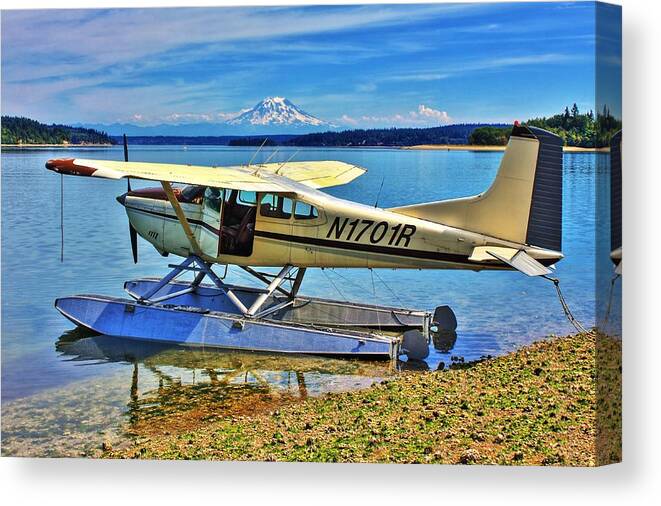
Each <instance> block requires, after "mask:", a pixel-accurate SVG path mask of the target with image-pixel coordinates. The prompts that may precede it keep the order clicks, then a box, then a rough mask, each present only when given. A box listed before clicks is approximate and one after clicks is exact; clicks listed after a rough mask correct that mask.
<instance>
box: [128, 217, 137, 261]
mask: <svg viewBox="0 0 661 506" xmlns="http://www.w3.org/2000/svg"><path fill="white" fill-rule="evenodd" d="M129 234H130V235H131V252H132V253H133V263H134V264H137V263H138V232H137V231H136V230H135V228H133V225H131V224H130V223H129Z"/></svg>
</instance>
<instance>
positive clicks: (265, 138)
mask: <svg viewBox="0 0 661 506" xmlns="http://www.w3.org/2000/svg"><path fill="white" fill-rule="evenodd" d="M268 140H269V138H268V137H264V142H262V144H261V145H260V146H259V148H257V151H255V153H254V154H253V155H252V158H251V159H250V161H249V162H248V167H250V166H251V165H252V162H253V160H254V159H255V157H256V156H257V154H258V153H259V152H260V151H261V150H262V148H263V147H264V144H266V141H268Z"/></svg>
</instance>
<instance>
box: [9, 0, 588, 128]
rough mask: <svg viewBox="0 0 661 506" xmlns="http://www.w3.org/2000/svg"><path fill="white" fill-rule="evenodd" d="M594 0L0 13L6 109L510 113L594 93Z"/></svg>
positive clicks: (109, 119) (175, 114)
mask: <svg viewBox="0 0 661 506" xmlns="http://www.w3.org/2000/svg"><path fill="white" fill-rule="evenodd" d="M594 32H595V6H594V4H593V3H591V2H586V3H528V4H525V3H524V4H516V3H509V4H504V3H503V4H426V5H365V6H360V5H355V6H325V7H323V6H320V7H268V8H259V7H251V8H190V9H165V8H162V9H107V10H48V11H46V10H41V11H40V10H36V11H3V12H2V113H3V114H11V115H24V116H29V117H33V118H35V119H39V120H41V121H46V122H62V123H78V122H85V123H114V122H130V123H134V124H140V125H148V124H158V123H186V122H205V121H208V122H216V121H222V120H224V119H227V118H230V117H231V116H232V115H233V114H236V113H237V112H238V111H241V110H243V109H246V108H249V107H251V106H253V105H254V104H255V103H256V102H258V101H259V100H261V99H262V98H264V97H266V96H274V95H278V96H285V97H287V98H289V99H290V100H291V101H292V102H294V103H295V104H296V105H298V106H299V107H301V108H303V109H304V110H306V111H307V112H309V113H310V114H313V115H315V116H317V117H319V118H322V119H324V120H327V121H331V122H333V123H336V124H338V125H342V126H347V127H358V126H360V127H375V126H428V125H437V124H443V123H457V122H473V121H480V122H482V121H485V122H486V121H488V122H492V121H493V122H496V121H498V122H500V121H502V122H511V121H513V120H515V119H521V120H525V119H527V118H529V117H532V116H539V115H551V114H554V113H556V112H558V111H560V110H562V108H564V106H565V105H567V104H571V103H573V102H576V103H577V104H578V106H579V108H580V109H582V110H584V109H588V108H593V107H594V103H595V92H594V77H595V57H594V53H595V37H594Z"/></svg>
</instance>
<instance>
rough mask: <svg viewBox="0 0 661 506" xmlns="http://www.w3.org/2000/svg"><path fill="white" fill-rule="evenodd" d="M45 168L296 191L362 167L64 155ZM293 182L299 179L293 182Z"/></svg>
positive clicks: (350, 176)
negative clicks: (198, 162) (148, 160)
mask: <svg viewBox="0 0 661 506" xmlns="http://www.w3.org/2000/svg"><path fill="white" fill-rule="evenodd" d="M46 168H47V169H49V170H52V171H55V172H58V173H61V174H68V175H74V176H92V177H102V178H107V179H121V178H124V177H131V178H135V179H147V180H152V181H167V182H171V183H184V184H197V185H204V186H213V187H216V188H227V189H231V190H245V191H256V192H294V193H295V192H296V191H297V188H300V187H299V186H298V184H303V185H305V186H307V187H309V188H327V187H330V186H337V185H341V184H346V183H348V182H350V181H353V180H354V179H355V178H357V177H358V176H360V175H362V174H364V173H365V169H363V168H361V167H358V166H355V165H351V164H349V163H345V162H337V161H311V162H287V163H285V164H281V163H267V164H261V165H251V166H249V167H248V166H230V167H208V166H203V165H177V164H172V163H146V162H118V161H111V160H88V159H84V158H65V159H57V160H49V161H48V162H47V163H46ZM292 182H295V183H298V184H293V183H292Z"/></svg>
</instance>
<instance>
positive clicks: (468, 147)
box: [400, 144, 609, 153]
mask: <svg viewBox="0 0 661 506" xmlns="http://www.w3.org/2000/svg"><path fill="white" fill-rule="evenodd" d="M505 148H506V146H478V145H473V144H419V145H416V146H402V147H401V148H400V149H405V150H420V151H485V152H490V151H505ZM562 151H563V152H564V153H608V152H609V148H608V147H605V148H581V147H578V146H563V147H562Z"/></svg>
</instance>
